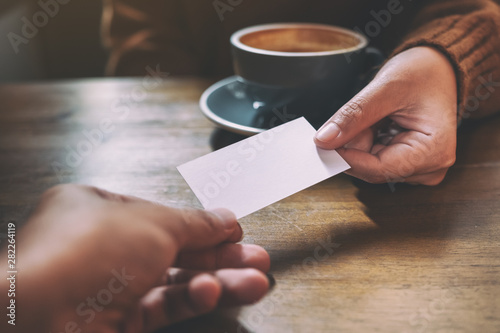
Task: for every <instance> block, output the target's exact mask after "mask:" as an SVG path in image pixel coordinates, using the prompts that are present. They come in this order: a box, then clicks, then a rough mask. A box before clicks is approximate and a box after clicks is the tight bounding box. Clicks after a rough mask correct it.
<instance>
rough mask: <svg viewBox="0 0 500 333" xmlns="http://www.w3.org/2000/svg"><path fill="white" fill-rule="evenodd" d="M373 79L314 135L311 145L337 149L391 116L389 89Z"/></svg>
mask: <svg viewBox="0 0 500 333" xmlns="http://www.w3.org/2000/svg"><path fill="white" fill-rule="evenodd" d="M381 81H382V80H377V78H375V79H374V80H373V81H372V82H371V83H370V84H369V85H367V86H366V87H365V88H364V89H363V90H361V91H360V92H359V93H358V94H357V95H356V96H354V97H353V98H352V99H351V100H350V101H349V102H347V103H346V104H345V105H344V106H342V107H341V108H340V109H339V110H338V111H337V112H336V113H335V114H334V115H333V116H332V117H331V118H330V119H329V120H328V121H327V122H326V123H325V124H324V125H323V126H322V127H321V128H320V129H319V130H318V132H317V133H316V135H315V137H314V142H315V143H316V145H317V146H318V147H320V148H323V149H337V148H341V147H343V146H344V145H345V144H346V143H348V142H349V141H351V140H352V139H353V138H355V137H356V136H357V135H358V134H359V133H361V132H363V131H364V130H365V129H367V128H369V127H370V126H372V125H374V124H376V123H377V122H378V121H380V120H382V119H383V118H385V117H386V116H388V115H389V114H391V113H392V111H393V110H396V109H397V108H394V104H395V102H394V100H393V99H391V98H389V97H388V96H391V95H393V94H389V93H388V91H387V90H388V87H387V86H386V84H385V83H384V82H381Z"/></svg>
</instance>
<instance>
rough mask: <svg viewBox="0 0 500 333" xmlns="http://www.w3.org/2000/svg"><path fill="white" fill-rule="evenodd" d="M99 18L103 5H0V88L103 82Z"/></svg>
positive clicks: (90, 1)
mask: <svg viewBox="0 0 500 333" xmlns="http://www.w3.org/2000/svg"><path fill="white" fill-rule="evenodd" d="M57 7H59V8H58V11H57V14H56V10H57ZM101 14H102V0H0V83H4V82H19V81H37V80H51V79H63V78H69V77H73V78H74V77H96V76H103V73H104V66H105V62H106V53H105V51H104V49H103V47H102V45H101V41H100V20H101ZM26 22H29V23H28V24H27V23H26ZM37 24H38V26H39V27H37ZM30 25H31V26H30ZM33 28H34V29H33ZM37 30H38V31H37ZM28 37H29V38H28Z"/></svg>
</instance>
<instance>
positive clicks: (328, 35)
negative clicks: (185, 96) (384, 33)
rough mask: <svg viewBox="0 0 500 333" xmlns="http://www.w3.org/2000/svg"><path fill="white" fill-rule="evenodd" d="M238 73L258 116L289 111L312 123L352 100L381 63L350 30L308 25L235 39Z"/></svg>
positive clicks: (265, 28)
mask: <svg viewBox="0 0 500 333" xmlns="http://www.w3.org/2000/svg"><path fill="white" fill-rule="evenodd" d="M231 45H232V54H233V64H234V70H235V73H236V75H237V77H238V80H239V81H240V82H241V83H242V86H243V87H244V89H245V93H246V94H247V95H248V96H249V97H250V98H251V99H252V100H253V101H254V103H253V106H254V109H255V110H256V111H269V110H273V109H276V108H281V107H286V106H289V107H291V108H292V109H293V110H294V112H295V113H296V115H297V116H305V117H306V118H310V121H311V119H312V120H314V119H317V118H324V117H325V116H327V115H331V110H332V109H333V108H337V107H339V106H341V105H342V104H343V103H344V102H346V101H347V100H348V99H349V98H350V97H352V96H353V95H354V93H355V91H356V88H357V87H359V85H360V81H361V77H362V75H363V74H364V73H366V71H367V69H368V68H370V67H371V66H373V65H376V64H377V63H380V62H381V60H382V55H381V53H380V52H378V51H376V50H373V49H372V48H368V47H367V46H368V41H367V39H366V38H365V37H364V36H363V35H361V34H359V33H357V32H355V31H351V30H348V29H344V28H340V27H335V26H329V25H323V24H308V23H275V24H266V25H259V26H253V27H249V28H245V29H242V30H239V31H237V32H235V33H234V34H233V35H232V36H231Z"/></svg>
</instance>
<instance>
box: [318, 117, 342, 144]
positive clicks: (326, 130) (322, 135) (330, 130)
mask: <svg viewBox="0 0 500 333" xmlns="http://www.w3.org/2000/svg"><path fill="white" fill-rule="evenodd" d="M339 134H340V127H339V125H337V124H335V123H331V122H330V123H328V124H326V125H325V126H323V127H322V128H320V130H319V131H318V133H316V139H317V140H319V141H321V142H330V141H332V140H334V139H335V138H336V137H338V136H339Z"/></svg>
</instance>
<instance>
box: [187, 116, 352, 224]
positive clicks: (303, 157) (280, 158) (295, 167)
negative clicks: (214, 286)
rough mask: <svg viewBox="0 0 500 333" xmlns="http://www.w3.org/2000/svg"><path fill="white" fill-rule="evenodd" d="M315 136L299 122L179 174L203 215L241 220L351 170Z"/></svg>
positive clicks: (218, 153)
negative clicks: (214, 212)
mask: <svg viewBox="0 0 500 333" xmlns="http://www.w3.org/2000/svg"><path fill="white" fill-rule="evenodd" d="M315 133H316V130H315V129H314V127H312V126H311V124H309V123H308V122H307V120H306V119H305V118H299V119H296V120H293V121H291V122H288V123H285V124H283V125H281V126H278V127H275V128H273V129H270V130H268V131H266V132H262V133H260V134H257V135H254V136H252V137H249V138H247V139H245V140H242V141H240V142H237V143H235V144H232V145H230V146H228V147H225V148H222V149H220V150H217V151H215V152H213V153H210V154H208V155H205V156H202V157H199V158H197V159H195V160H193V161H191V162H188V163H185V164H183V165H181V166H179V167H177V169H178V170H179V172H180V173H181V175H182V176H183V177H184V179H185V180H186V182H187V183H188V185H189V186H190V187H191V189H192V190H193V192H194V194H195V195H196V197H197V198H198V199H199V200H200V202H201V204H202V205H203V207H204V208H205V209H213V208H221V207H223V208H227V209H229V210H231V211H233V212H234V213H235V214H236V217H237V218H241V217H244V216H246V215H248V214H251V213H253V212H255V211H257V210H259V209H262V208H264V207H266V206H268V205H270V204H272V203H275V202H277V201H279V200H281V199H284V198H286V197H288V196H290V195H292V194H294V193H297V192H299V191H301V190H304V189H306V188H308V187H310V186H312V185H314V184H317V183H319V182H321V181H323V180H325V179H327V178H330V177H332V176H334V175H336V174H338V173H341V172H343V171H345V170H347V169H349V168H350V167H349V165H348V164H347V163H346V162H345V161H344V159H342V157H340V155H339V154H338V153H337V152H336V151H335V150H323V149H320V148H317V147H316V145H315V144H314V142H313V137H314V134H315Z"/></svg>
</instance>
